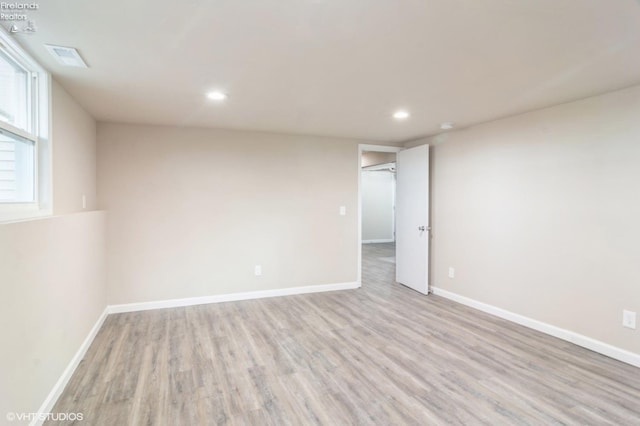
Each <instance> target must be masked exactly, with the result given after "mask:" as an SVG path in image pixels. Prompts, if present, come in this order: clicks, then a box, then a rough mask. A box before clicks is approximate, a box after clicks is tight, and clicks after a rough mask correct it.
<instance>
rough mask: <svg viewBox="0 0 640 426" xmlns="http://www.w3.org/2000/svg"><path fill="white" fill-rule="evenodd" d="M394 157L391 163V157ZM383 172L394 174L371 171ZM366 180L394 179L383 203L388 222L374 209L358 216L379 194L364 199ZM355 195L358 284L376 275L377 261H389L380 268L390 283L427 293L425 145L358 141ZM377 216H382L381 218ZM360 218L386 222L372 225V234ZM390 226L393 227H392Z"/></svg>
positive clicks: (428, 229) (426, 152)
mask: <svg viewBox="0 0 640 426" xmlns="http://www.w3.org/2000/svg"><path fill="white" fill-rule="evenodd" d="M381 153H382V154H381ZM372 158H373V159H372ZM393 158H395V162H393V161H392V160H393ZM383 171H385V172H388V173H393V172H397V173H396V175H395V177H392V176H389V175H387V176H384V175H381V174H378V175H373V174H371V173H374V172H383ZM363 176H364V177H363ZM370 182H377V183H378V184H380V183H381V182H382V183H383V184H384V185H387V184H390V183H395V186H394V189H392V190H391V193H393V194H394V195H395V197H394V198H395V202H392V204H391V207H384V208H383V210H386V211H387V213H388V211H389V208H390V209H391V210H392V213H391V217H392V218H393V219H392V222H389V220H388V216H389V215H388V214H386V215H385V214H381V213H380V212H379V211H377V212H374V213H375V214H373V216H376V218H375V220H373V219H372V218H371V216H372V214H370V213H371V212H367V213H364V215H363V209H365V208H368V206H369V205H370V202H371V199H369V198H372V199H373V198H376V197H377V196H378V195H380V194H379V193H376V192H375V191H374V193H373V195H365V196H366V197H369V198H367V199H366V200H365V199H364V196H363V189H364V187H363V185H368V183H370ZM373 186H375V185H373ZM383 192H384V191H383ZM358 194H359V197H358V283H359V284H360V285H361V286H362V284H363V282H371V280H369V279H370V278H372V277H373V278H375V270H376V269H379V268H378V267H379V266H380V265H382V264H383V263H386V262H393V264H392V265H391V267H389V265H387V267H386V268H383V269H384V270H385V273H389V272H391V271H394V272H395V280H394V281H393V282H397V283H400V284H402V285H404V286H406V287H409V288H410V289H412V290H415V291H417V292H418V293H421V294H429V269H430V268H429V240H430V231H431V227H430V226H429V145H418V146H415V147H413V148H407V149H402V148H397V147H389V146H386V147H385V146H376V145H360V146H359V156H358ZM379 198H383V199H386V200H388V199H389V198H390V197H389V196H388V195H387V194H386V193H385V194H384V195H380V196H379ZM369 208H370V207H369ZM381 217H383V218H386V219H385V220H382V219H380V218H381ZM363 218H364V220H366V226H367V227H370V226H373V225H371V224H372V223H373V222H375V221H379V222H381V223H385V225H383V226H382V227H381V228H379V229H377V230H376V232H378V233H372V232H373V231H372V230H371V229H369V228H367V229H365V221H364V220H363ZM392 229H393V230H395V232H393V231H391V230H392ZM389 231H391V232H390V233H389ZM384 232H387V233H386V234H385V233H384ZM363 237H364V238H363ZM373 244H380V245H379V246H373ZM382 244H387V246H386V247H385V246H383V245H382ZM363 253H364V254H366V255H367V258H366V259H364V258H363ZM364 260H366V262H364ZM365 263H366V265H367V268H369V269H371V271H366V272H367V273H368V274H367V277H365V276H364V275H363V265H364V264H365ZM370 272H371V273H370ZM363 278H367V280H363Z"/></svg>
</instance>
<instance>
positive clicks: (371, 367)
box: [52, 244, 640, 425]
mask: <svg viewBox="0 0 640 426" xmlns="http://www.w3.org/2000/svg"><path fill="white" fill-rule="evenodd" d="M394 268H395V262H394V247H393V245H392V244H367V245H364V246H363V286H362V288H361V289H358V290H349V291H338V292H330V293H318V294H309V295H299V296H289V297H279V298H271V299H260V300H250V301H242V302H230V303H220V304H211V305H200V306H192V307H185V308H173V309H163V310H154V311H145V312H136V313H126V314H117V315H110V316H109V317H108V318H107V320H106V322H105V324H104V326H103V327H102V329H101V330H100V332H99V334H98V335H97V337H96V339H95V341H94V342H93V344H92V346H91V348H90V349H89V351H88V352H87V354H86V357H85V359H84V360H83V361H82V363H81V364H80V366H79V367H78V369H77V370H76V372H75V373H74V375H73V377H72V378H71V381H70V383H69V384H68V386H67V388H66V389H65V391H64V393H63V394H62V396H61V397H60V399H59V400H58V403H57V404H56V406H55V407H54V409H53V411H52V412H76V413H78V412H81V413H83V415H84V421H83V422H82V423H84V424H91V425H126V424H131V425H138V424H145V425H179V424H182V425H196V424H201V425H205V424H238V425H263V424H273V425H285V424H291V425H303V424H304V425H307V424H324V425H348V424H385V425H392V424H393V425H402V424H416V425H418V424H419V425H431V424H434V425H436V424H465V425H472V424H490V425H498V424H584V425H586V424H598V425H602V424H616V425H631V424H640V369H638V368H636V367H633V366H630V365H626V364H624V363H621V362H618V361H615V360H613V359H610V358H607V357H605V356H602V355H599V354H597V353H594V352H591V351H589V350H586V349H583V348H580V347H578V346H575V345H572V344H570V343H567V342H564V341H562V340H559V339H556V338H553V337H549V336H547V335H544V334H541V333H538V332H536V331H533V330H529V329H527V328H524V327H521V326H518V325H515V324H512V323H509V322H507V321H504V320H502V319H499V318H496V317H492V316H490V315H487V314H484V313H482V312H478V311H475V310H473V309H470V308H467V307H465V306H462V305H459V304H456V303H453V302H451V301H448V300H446V299H443V298H440V297H437V296H433V295H430V296H423V295H420V294H418V293H416V292H414V291H412V290H410V289H407V288H405V287H403V286H401V285H399V284H396V283H395V282H394V279H393V277H394ZM56 424H59V423H56Z"/></svg>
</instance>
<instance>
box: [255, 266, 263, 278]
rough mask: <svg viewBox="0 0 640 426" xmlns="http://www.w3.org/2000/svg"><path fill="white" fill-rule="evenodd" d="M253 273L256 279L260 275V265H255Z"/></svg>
mask: <svg viewBox="0 0 640 426" xmlns="http://www.w3.org/2000/svg"><path fill="white" fill-rule="evenodd" d="M253 273H254V274H255V275H256V277H259V276H260V275H262V265H256V266H255V268H253Z"/></svg>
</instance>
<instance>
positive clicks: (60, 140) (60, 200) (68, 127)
mask: <svg viewBox="0 0 640 426" xmlns="http://www.w3.org/2000/svg"><path fill="white" fill-rule="evenodd" d="M52 117H53V124H52V132H53V137H52V138H53V144H54V145H53V153H52V154H53V214H55V215H60V214H66V213H74V212H78V211H82V210H83V208H82V195H83V194H84V195H85V197H86V200H87V202H86V210H95V208H96V160H95V159H96V122H95V120H94V119H93V118H92V117H91V116H90V115H89V114H88V113H87V112H86V111H85V110H84V109H82V107H81V106H80V105H79V104H78V103H77V102H76V101H75V100H74V99H73V98H72V97H71V96H70V95H69V94H68V93H67V92H66V91H65V89H64V88H63V87H62V86H60V84H59V83H58V82H56V81H55V80H54V81H53V99H52Z"/></svg>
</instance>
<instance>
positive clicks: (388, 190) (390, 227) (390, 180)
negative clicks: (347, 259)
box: [360, 154, 395, 243]
mask: <svg viewBox="0 0 640 426" xmlns="http://www.w3.org/2000/svg"><path fill="white" fill-rule="evenodd" d="M394 155H395V154H394ZM361 185H362V186H361V189H360V191H361V195H362V241H363V242H365V243H366V242H390V241H394V235H393V233H394V211H393V208H394V204H395V176H394V174H393V173H391V172H390V171H373V170H370V171H366V170H363V171H362V181H361Z"/></svg>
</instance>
